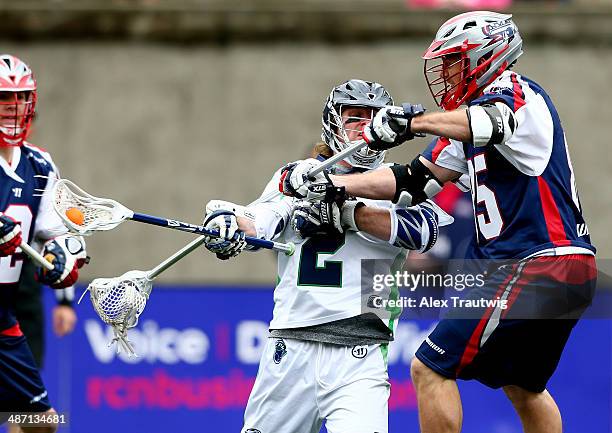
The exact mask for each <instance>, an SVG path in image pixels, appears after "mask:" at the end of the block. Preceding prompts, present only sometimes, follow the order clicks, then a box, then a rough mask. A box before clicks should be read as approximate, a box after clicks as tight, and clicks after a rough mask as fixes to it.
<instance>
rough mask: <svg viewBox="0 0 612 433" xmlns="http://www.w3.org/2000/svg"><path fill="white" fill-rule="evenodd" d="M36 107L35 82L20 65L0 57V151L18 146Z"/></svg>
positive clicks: (23, 137) (16, 59)
mask: <svg viewBox="0 0 612 433" xmlns="http://www.w3.org/2000/svg"><path fill="white" fill-rule="evenodd" d="M35 107H36V80H35V79H34V76H33V74H32V70H31V69H30V68H29V67H28V65H26V64H25V63H24V62H22V61H21V60H19V59H18V58H17V57H15V56H11V55H9V54H2V55H0V147H7V146H21V145H22V144H23V140H25V139H26V138H27V136H28V134H29V132H30V127H31V126H32V120H34V109H35Z"/></svg>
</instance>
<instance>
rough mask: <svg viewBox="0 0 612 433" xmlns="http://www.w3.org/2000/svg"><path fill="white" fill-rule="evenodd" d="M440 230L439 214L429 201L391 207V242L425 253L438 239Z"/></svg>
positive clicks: (397, 245)
mask: <svg viewBox="0 0 612 433" xmlns="http://www.w3.org/2000/svg"><path fill="white" fill-rule="evenodd" d="M438 231H439V230H438V215H437V214H436V212H435V211H434V210H433V209H432V208H431V207H430V206H428V205H427V203H424V204H423V205H417V206H412V207H409V208H403V207H399V206H394V207H393V208H392V209H391V238H390V239H389V243H390V244H392V245H395V246H396V247H400V248H405V249H408V250H415V251H418V252H420V253H424V252H425V251H428V250H429V249H431V247H433V245H434V244H435V243H436V241H437V240H438Z"/></svg>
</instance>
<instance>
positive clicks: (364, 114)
mask: <svg viewBox="0 0 612 433" xmlns="http://www.w3.org/2000/svg"><path fill="white" fill-rule="evenodd" d="M386 105H393V99H392V98H391V96H390V95H389V93H388V92H387V90H386V89H385V88H384V87H383V86H382V85H380V84H378V83H374V82H369V81H363V80H355V79H354V80H349V81H347V82H345V83H342V84H340V85H339V86H336V87H334V88H333V89H332V91H331V93H330V95H329V97H328V98H327V101H326V103H325V107H324V108H323V118H322V125H323V127H322V133H321V138H322V140H323V141H324V142H325V143H326V144H327V145H328V146H329V147H330V148H331V149H332V150H333V151H334V153H338V152H341V151H342V150H344V149H346V148H347V147H350V146H352V145H353V144H355V143H356V142H357V141H360V140H361V134H362V129H363V127H364V126H365V125H367V124H368V123H369V122H370V121H371V120H372V118H373V116H374V115H375V114H376V113H377V112H378V110H380V109H381V108H382V107H384V106H386ZM385 153H386V152H385V151H373V150H371V149H369V148H367V147H366V148H363V149H361V150H359V151H357V152H355V153H354V154H352V155H351V156H349V157H347V158H346V159H344V162H345V163H347V164H348V165H349V166H350V167H351V168H364V169H374V168H377V167H378V166H380V164H382V162H383V160H384V158H385Z"/></svg>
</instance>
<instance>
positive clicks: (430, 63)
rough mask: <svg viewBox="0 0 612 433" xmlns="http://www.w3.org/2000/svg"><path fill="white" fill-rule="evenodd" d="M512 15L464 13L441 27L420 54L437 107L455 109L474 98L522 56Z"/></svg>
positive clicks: (520, 43)
mask: <svg viewBox="0 0 612 433" xmlns="http://www.w3.org/2000/svg"><path fill="white" fill-rule="evenodd" d="M522 47H523V40H522V39H521V35H520V34H519V31H518V28H517V27H516V24H514V22H513V21H512V15H507V14H500V13H496V12H488V11H475V12H467V13H463V14H461V15H457V16H456V17H453V18H451V19H449V20H448V21H446V22H445V23H444V24H442V27H440V29H439V30H438V33H437V34H436V37H435V38H434V40H433V42H432V43H431V45H430V46H429V48H428V49H427V51H425V54H423V59H424V60H425V66H424V72H425V79H426V80H427V84H428V85H429V90H430V91H431V94H432V96H433V98H434V100H435V101H436V104H438V106H439V107H442V108H443V109H445V110H454V109H456V108H457V107H459V106H460V105H461V104H463V103H465V102H469V101H470V100H473V99H475V98H476V97H477V96H478V92H479V90H481V89H482V88H484V87H485V86H487V85H488V84H490V83H491V82H493V80H495V79H496V78H497V77H499V75H501V73H502V72H504V71H505V70H506V69H508V68H510V67H511V66H512V65H513V64H514V62H515V61H516V59H518V58H519V56H520V55H521V54H523V49H522Z"/></svg>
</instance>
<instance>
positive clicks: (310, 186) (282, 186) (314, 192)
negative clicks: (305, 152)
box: [278, 158, 334, 201]
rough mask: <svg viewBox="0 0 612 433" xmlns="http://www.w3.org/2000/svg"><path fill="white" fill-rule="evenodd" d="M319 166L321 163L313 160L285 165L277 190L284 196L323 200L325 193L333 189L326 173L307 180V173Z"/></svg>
mask: <svg viewBox="0 0 612 433" xmlns="http://www.w3.org/2000/svg"><path fill="white" fill-rule="evenodd" d="M320 164H321V162H320V161H318V160H316V159H314V158H309V159H305V160H304V161H300V162H297V163H296V162H293V163H291V164H287V165H286V166H285V167H283V170H282V172H281V178H280V181H279V184H278V189H279V190H280V192H282V193H283V194H285V195H288V196H292V197H296V198H299V199H306V200H309V201H318V200H323V199H324V198H325V193H326V191H327V190H328V189H329V188H333V187H334V184H333V183H332V181H331V179H330V178H329V175H328V174H327V172H325V171H323V172H321V173H319V174H317V175H315V176H314V178H312V179H310V178H308V172H309V171H310V170H312V169H313V168H315V167H318V166H319V165H320Z"/></svg>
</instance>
